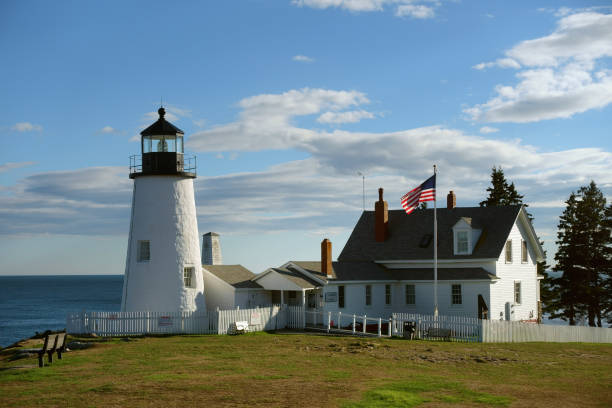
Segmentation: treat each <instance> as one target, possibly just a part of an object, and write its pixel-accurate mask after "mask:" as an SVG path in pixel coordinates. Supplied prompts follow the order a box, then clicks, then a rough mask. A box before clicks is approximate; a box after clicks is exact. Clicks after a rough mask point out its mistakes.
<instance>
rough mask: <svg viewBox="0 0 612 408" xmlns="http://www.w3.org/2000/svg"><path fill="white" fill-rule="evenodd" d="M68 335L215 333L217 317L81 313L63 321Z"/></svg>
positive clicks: (194, 313)
mask: <svg viewBox="0 0 612 408" xmlns="http://www.w3.org/2000/svg"><path fill="white" fill-rule="evenodd" d="M66 331H67V332H68V333H71V334H96V335H98V336H130V335H142V334H171V333H184V334H211V333H217V314H216V312H215V311H210V312H207V313H206V312H205V313H202V312H81V313H71V314H69V315H68V317H67V319H66Z"/></svg>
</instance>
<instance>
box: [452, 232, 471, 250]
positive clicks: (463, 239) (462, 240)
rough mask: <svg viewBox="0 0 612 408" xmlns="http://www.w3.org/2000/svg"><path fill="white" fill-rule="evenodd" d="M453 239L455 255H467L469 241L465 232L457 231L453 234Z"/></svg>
mask: <svg viewBox="0 0 612 408" xmlns="http://www.w3.org/2000/svg"><path fill="white" fill-rule="evenodd" d="M455 239H456V241H457V254H465V255H467V254H469V253H470V249H469V248H470V247H469V240H468V232H467V231H457V232H456V233H455Z"/></svg>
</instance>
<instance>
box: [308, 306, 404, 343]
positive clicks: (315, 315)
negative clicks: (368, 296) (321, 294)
mask: <svg viewBox="0 0 612 408" xmlns="http://www.w3.org/2000/svg"><path fill="white" fill-rule="evenodd" d="M305 314H306V324H305V325H304V327H305V328H307V329H314V330H323V331H326V332H327V333H330V332H333V333H347V334H352V335H362V336H363V335H365V336H367V335H370V336H378V337H391V336H392V327H393V319H392V318H390V319H384V318H381V317H367V316H365V315H364V316H361V315H357V314H350V313H346V312H325V311H322V310H307V311H306V312H305Z"/></svg>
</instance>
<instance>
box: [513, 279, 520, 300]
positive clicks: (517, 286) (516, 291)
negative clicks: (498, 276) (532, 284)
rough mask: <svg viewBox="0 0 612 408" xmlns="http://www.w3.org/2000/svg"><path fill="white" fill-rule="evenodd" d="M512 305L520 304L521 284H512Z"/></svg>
mask: <svg viewBox="0 0 612 408" xmlns="http://www.w3.org/2000/svg"><path fill="white" fill-rule="evenodd" d="M514 303H516V304H517V305H520V304H521V282H514Z"/></svg>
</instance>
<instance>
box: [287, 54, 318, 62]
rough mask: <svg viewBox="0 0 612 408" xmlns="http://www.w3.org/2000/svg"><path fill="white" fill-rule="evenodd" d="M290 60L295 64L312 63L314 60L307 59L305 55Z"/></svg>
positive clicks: (295, 56)
mask: <svg viewBox="0 0 612 408" xmlns="http://www.w3.org/2000/svg"><path fill="white" fill-rule="evenodd" d="M292 60H294V61H297V62H314V58H310V57H307V56H306V55H294V56H293V58H292Z"/></svg>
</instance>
